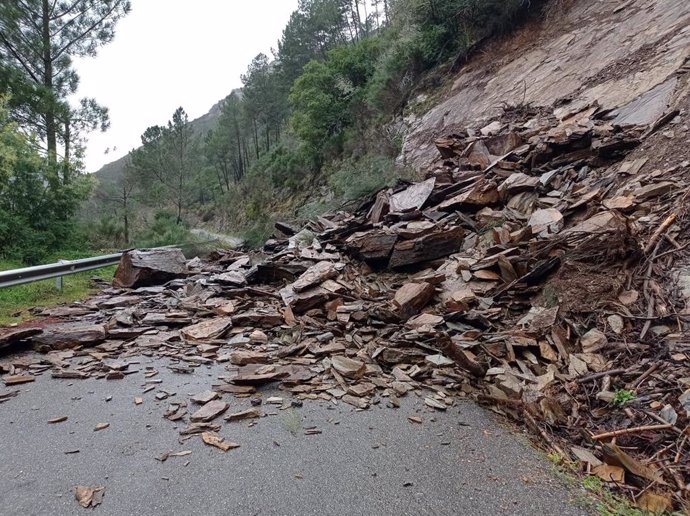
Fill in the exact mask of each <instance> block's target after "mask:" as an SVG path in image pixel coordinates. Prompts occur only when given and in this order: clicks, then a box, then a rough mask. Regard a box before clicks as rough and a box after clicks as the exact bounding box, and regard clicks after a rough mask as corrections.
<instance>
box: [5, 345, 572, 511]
mask: <svg viewBox="0 0 690 516" xmlns="http://www.w3.org/2000/svg"><path fill="white" fill-rule="evenodd" d="M140 360H141V363H140V364H139V365H137V366H131V367H132V368H134V367H136V368H137V369H140V371H139V372H137V373H135V374H132V375H130V376H127V377H126V378H125V379H123V380H112V381H105V380H81V381H79V380H56V379H51V378H50V377H49V375H48V374H47V373H46V374H44V375H43V376H42V377H40V378H39V379H38V380H37V381H36V382H35V383H32V384H25V385H23V386H19V388H20V389H21V392H20V394H19V395H18V396H17V397H14V398H12V399H10V400H9V401H7V402H5V403H2V404H0V439H1V442H2V446H1V447H0V513H1V514H3V515H4V514H6V515H19V514H21V515H34V514H35V515H62V514H83V513H85V512H87V511H90V510H91V509H83V508H81V507H80V506H79V505H78V504H77V502H76V500H75V498H74V494H73V488H74V486H76V485H87V486H97V485H103V486H105V488H106V491H105V496H104V499H103V503H102V505H100V506H99V507H97V508H96V509H95V511H96V513H98V514H101V515H123V516H124V515H127V516H129V515H132V514H145V515H149V516H153V515H168V514H180V515H197V514H198V515H205V516H208V515H233V516H235V515H238V516H244V515H312V514H313V515H331V514H334V515H335V514H348V515H407V514H410V515H461V514H462V515H464V514H472V515H484V514H486V515H496V514H525V515H527V514H530V515H532V514H558V515H560V516H568V515H576V514H585V511H584V510H583V509H582V508H579V507H577V506H576V505H575V504H574V503H573V500H574V499H575V498H576V497H577V496H578V495H579V493H578V492H574V491H571V490H568V489H567V488H566V487H564V485H563V484H562V483H561V482H560V481H559V480H558V479H557V477H556V476H555V475H554V473H553V471H552V470H551V467H550V464H549V463H548V461H546V460H545V459H544V458H543V457H542V456H541V455H540V454H539V453H537V452H536V451H535V450H533V449H531V448H530V447H529V446H528V445H527V444H525V442H524V441H523V440H522V439H519V438H516V437H515V436H514V435H513V434H512V433H511V432H510V431H509V430H507V429H505V428H504V427H502V426H501V424H499V422H498V421H497V420H496V419H495V418H494V417H493V416H492V415H491V414H490V413H488V412H486V411H484V410H483V409H481V408H479V407H477V406H475V405H474V404H472V403H460V404H459V406H456V407H454V408H451V409H449V410H448V411H447V412H446V413H439V412H434V411H432V409H429V408H428V407H426V406H425V405H424V404H423V403H422V402H421V400H420V399H419V398H417V397H416V396H414V395H412V396H408V397H407V399H404V404H403V406H402V407H401V408H399V409H390V408H385V407H383V406H375V407H373V408H371V409H369V410H367V411H361V412H358V411H355V410H354V409H353V408H352V407H351V406H349V405H346V404H339V405H337V406H335V405H333V404H332V403H330V402H321V401H305V403H304V406H303V407H302V408H294V409H292V408H291V409H286V410H280V407H276V406H266V405H265V406H264V407H263V410H264V412H271V413H274V414H275V415H267V416H265V417H263V418H261V419H259V420H255V421H256V424H255V425H254V426H249V421H244V422H234V423H225V422H223V421H222V420H221V421H220V422H222V423H223V426H222V429H221V431H220V434H221V435H222V436H223V437H225V438H227V439H229V440H232V441H235V442H237V443H239V444H240V445H241V446H240V448H238V449H235V450H230V451H228V452H227V453H223V452H222V451H220V450H218V449H216V448H212V447H210V446H206V445H204V444H203V443H202V442H201V440H200V438H199V437H198V436H195V437H193V438H192V439H190V440H188V441H186V442H182V443H181V442H179V439H180V436H179V430H180V429H181V428H182V427H183V426H184V424H183V423H177V424H176V423H173V422H171V421H168V420H166V419H164V418H163V413H164V412H165V410H166V409H167V407H168V403H169V402H170V399H181V398H187V399H188V397H189V396H188V395H189V394H196V393H198V392H201V391H204V390H207V389H208V388H209V387H210V386H211V384H212V383H213V382H214V380H215V378H216V377H217V376H219V375H222V374H223V369H222V368H221V367H217V366H216V367H213V368H207V367H202V368H199V369H198V370H197V371H196V372H195V373H194V374H192V375H183V374H176V373H172V372H170V371H168V370H167V369H166V368H165V362H164V361H161V360H160V359H150V358H145V357H144V358H142V359H140ZM151 365H153V366H155V367H156V368H157V369H158V370H159V371H160V375H159V376H158V378H162V379H163V383H162V384H161V385H160V388H161V389H165V390H166V391H168V392H175V393H176V395H175V396H172V398H170V399H168V400H164V401H157V400H155V398H154V396H155V393H156V392H158V389H156V390H154V391H151V392H149V393H147V394H144V395H143V397H144V398H145V401H144V403H143V404H141V405H138V406H137V405H135V404H134V402H133V399H134V397H135V396H142V394H141V393H142V390H143V388H142V385H143V384H144V376H143V371H144V367H145V366H151ZM272 394H276V393H272ZM277 394H278V395H282V396H286V395H285V394H284V393H283V394H281V393H277ZM264 395H267V394H264ZM110 396H112V399H111V400H110V401H106V399H107V398H108V397H110ZM224 399H225V400H226V401H228V402H229V403H230V405H231V407H230V409H229V412H235V411H239V410H242V409H245V408H249V407H250V404H249V401H248V400H246V399H245V400H237V399H235V398H234V397H232V396H231V395H225V396H224ZM413 415H416V416H419V417H421V418H422V419H423V423H422V424H416V423H412V422H410V421H409V420H408V419H407V418H408V416H413ZM57 416H67V417H68V419H67V421H65V422H62V423H57V424H48V423H47V422H48V420H49V419H51V418H53V417H57ZM97 423H109V424H110V426H109V427H108V428H106V429H105V430H101V431H98V432H96V431H94V427H95V426H96V424H97ZM309 427H317V428H319V429H320V430H322V433H321V434H318V435H305V433H304V432H305V429H306V428H309ZM75 450H79V451H78V453H71V454H68V453H66V452H70V451H72V452H73V451H75ZM184 450H191V452H192V453H191V454H190V455H186V456H182V457H170V458H168V460H167V461H165V462H160V461H158V460H156V457H158V456H160V455H161V454H162V453H163V452H166V451H175V452H177V451H184Z"/></svg>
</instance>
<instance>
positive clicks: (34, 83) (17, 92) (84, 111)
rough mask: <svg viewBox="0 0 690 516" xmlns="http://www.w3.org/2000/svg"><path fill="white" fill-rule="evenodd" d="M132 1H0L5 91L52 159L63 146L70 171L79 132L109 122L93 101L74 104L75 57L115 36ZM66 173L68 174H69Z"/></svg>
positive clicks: (87, 53) (0, 55)
mask: <svg viewBox="0 0 690 516" xmlns="http://www.w3.org/2000/svg"><path fill="white" fill-rule="evenodd" d="M129 9H130V3H129V1H128V0H52V1H51V0H3V1H2V2H1V3H0V65H1V66H2V67H3V69H5V70H6V71H8V72H9V73H8V75H7V76H6V80H5V84H4V85H2V86H4V88H5V90H4V91H5V92H9V93H12V95H13V98H14V106H13V107H14V108H15V111H14V115H15V117H16V119H17V120H18V121H20V122H21V123H22V124H23V126H25V127H27V128H31V130H32V131H33V132H34V133H36V134H37V135H38V136H39V137H40V138H41V139H42V140H44V141H45V145H46V151H47V155H48V159H49V160H50V161H51V162H52V163H55V162H57V158H58V141H61V142H62V145H63V152H62V157H63V164H64V169H65V170H66V171H67V170H68V169H69V165H70V158H71V152H72V147H73V146H74V143H75V141H78V140H77V138H78V135H79V132H80V131H83V130H88V129H93V128H95V127H98V126H101V127H105V126H107V123H108V119H107V110H106V109H105V108H103V107H102V106H99V105H98V104H97V103H96V101H95V100H94V99H85V100H83V101H82V102H81V104H80V106H79V107H77V108H72V107H71V106H70V105H69V104H68V102H67V98H68V97H69V96H70V95H72V94H73V93H75V92H76V90H77V86H78V84H79V76H78V75H77V73H76V72H75V70H74V68H73V66H72V59H73V58H74V57H83V56H94V55H95V54H96V52H97V50H98V48H99V47H100V46H101V45H104V44H106V43H108V42H110V41H111V40H112V39H113V37H114V35H115V26H116V24H117V22H118V20H119V19H120V18H121V17H122V16H124V15H126V14H127V13H128V12H129ZM66 176H68V172H67V173H66Z"/></svg>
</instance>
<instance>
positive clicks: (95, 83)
mask: <svg viewBox="0 0 690 516" xmlns="http://www.w3.org/2000/svg"><path fill="white" fill-rule="evenodd" d="M296 8H297V0H132V11H131V12H130V13H129V15H128V16H126V17H125V18H123V19H122V20H120V22H119V24H118V25H117V28H116V35H115V39H114V40H113V41H112V42H111V43H110V44H108V45H106V46H104V47H102V48H101V49H100V51H99V53H98V56H97V57H96V58H89V59H82V60H79V61H77V62H76V63H75V65H76V69H77V71H78V73H79V75H80V77H81V82H80V86H79V91H78V92H77V96H76V97H77V98H81V97H95V98H96V99H97V100H98V102H99V103H101V104H103V105H105V106H107V107H108V108H109V109H110V122H111V126H110V129H109V130H108V131H107V132H106V133H92V134H91V135H90V137H89V143H88V146H87V155H86V170H87V171H89V172H95V171H96V170H98V169H99V168H100V167H101V166H102V165H104V164H106V163H109V162H111V161H114V160H116V159H117V158H120V157H121V156H123V155H125V154H126V153H127V152H128V151H130V150H131V149H133V148H135V147H137V146H139V144H140V136H141V134H142V133H143V132H144V130H145V129H146V128H147V127H149V126H151V125H155V124H163V123H165V122H167V121H168V120H169V119H170V118H171V117H172V114H173V112H174V111H175V109H177V108H178V107H179V106H182V107H183V108H184V109H185V111H187V113H188V114H189V119H190V120H193V119H195V118H198V117H200V116H202V115H203V114H205V113H206V112H207V111H208V110H209V109H210V108H211V106H212V105H213V104H215V103H216V102H218V101H219V100H221V99H222V98H224V97H225V96H227V95H228V94H229V93H230V92H231V91H232V90H233V89H234V88H238V87H240V86H241V82H240V74H242V73H244V72H245V71H246V69H247V66H248V65H249V62H250V61H251V60H252V58H253V57H254V56H255V55H257V54H258V53H259V52H263V53H265V54H267V55H269V56H270V49H271V48H276V47H277V42H278V39H279V38H280V36H281V34H282V30H283V28H284V27H285V24H286V23H287V21H288V18H289V17H290V13H292V11H294V10H295V9H296ZM114 147H116V148H117V150H114V151H113V148H114ZM108 148H110V149H111V150H110V153H109V154H107V155H106V154H104V152H105V150H106V149H108Z"/></svg>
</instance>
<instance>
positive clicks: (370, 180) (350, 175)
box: [329, 155, 399, 201]
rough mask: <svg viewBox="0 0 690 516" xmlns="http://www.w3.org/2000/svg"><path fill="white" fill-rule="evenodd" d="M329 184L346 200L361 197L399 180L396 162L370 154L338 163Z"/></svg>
mask: <svg viewBox="0 0 690 516" xmlns="http://www.w3.org/2000/svg"><path fill="white" fill-rule="evenodd" d="M336 167H337V168H336V170H335V172H333V174H332V175H331V176H330V179H329V185H330V186H331V188H332V189H333V191H334V193H335V194H336V195H337V196H338V197H340V198H342V199H343V200H345V201H351V200H355V199H361V198H363V197H366V196H367V195H370V194H372V193H374V192H376V191H377V190H380V189H381V188H383V187H385V186H392V185H394V184H395V183H396V181H397V180H398V177H399V176H398V174H397V173H396V170H395V162H394V160H393V159H391V158H389V157H387V156H379V155H368V156H365V157H363V158H361V159H359V160H356V161H353V160H347V161H343V162H341V163H339V164H338V165H336Z"/></svg>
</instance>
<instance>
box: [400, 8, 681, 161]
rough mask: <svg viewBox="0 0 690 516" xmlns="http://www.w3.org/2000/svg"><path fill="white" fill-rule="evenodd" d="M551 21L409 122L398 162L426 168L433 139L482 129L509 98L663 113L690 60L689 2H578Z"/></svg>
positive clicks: (472, 68)
mask: <svg viewBox="0 0 690 516" xmlns="http://www.w3.org/2000/svg"><path fill="white" fill-rule="evenodd" d="M553 18H554V19H553V20H549V21H547V22H544V23H543V24H541V25H539V26H536V25H535V24H532V25H530V26H528V27H525V28H524V29H522V30H521V31H519V32H518V33H517V34H516V35H515V36H514V37H513V38H509V39H508V40H507V41H505V42H504V43H501V44H496V47H495V48H493V49H489V51H488V52H485V53H484V54H483V55H482V56H478V57H477V58H476V59H473V60H471V61H470V63H468V65H467V66H465V67H464V68H463V69H462V70H461V71H460V73H459V74H458V75H457V77H456V79H455V82H454V84H453V87H452V88H451V91H450V93H449V94H448V97H447V98H446V100H445V101H444V102H442V103H441V104H439V105H437V106H436V107H434V108H433V109H431V110H430V111H429V112H428V113H426V114H425V115H424V116H423V117H421V118H420V119H418V120H416V121H414V122H412V123H411V126H410V132H409V134H408V136H407V138H406V141H405V144H404V146H403V152H402V155H401V156H400V161H401V162H402V163H404V164H405V165H408V166H412V167H414V168H415V169H418V170H419V169H421V168H423V167H424V166H425V165H428V164H429V163H430V162H431V161H432V160H433V159H435V158H436V156H437V155H438V154H437V150H436V148H435V147H434V144H433V141H434V139H435V138H437V137H440V136H445V135H446V134H450V133H452V132H453V131H455V130H462V129H465V128H467V127H475V128H476V129H477V130H479V129H481V128H483V127H484V126H485V125H486V124H484V123H482V121H486V120H488V119H489V118H492V117H495V116H496V115H498V114H500V112H501V106H502V105H503V106H505V105H506V104H507V105H513V106H516V105H521V104H522V105H524V104H530V105H532V106H535V107H545V106H551V105H552V104H553V103H555V102H556V101H559V100H561V99H563V100H564V101H565V99H571V101H570V102H568V103H565V102H564V106H563V111H562V116H567V114H568V112H569V111H570V110H571V108H572V107H573V106H574V107H575V108H579V107H581V106H583V105H586V104H590V103H592V102H594V101H596V102H598V103H599V105H600V106H601V107H602V108H604V109H613V110H615V111H614V112H613V113H612V114H611V115H612V117H613V119H614V122H615V123H616V124H621V125H622V124H649V123H651V122H653V121H654V120H656V119H657V118H658V117H659V116H660V115H661V114H662V113H663V112H664V111H665V108H666V107H667V104H668V102H669V100H670V98H671V94H672V93H673V90H674V89H675V88H677V86H678V85H677V82H678V80H677V78H676V75H677V72H678V71H679V70H680V69H682V67H683V65H684V63H685V62H686V60H687V58H688V57H689V56H690V50H689V49H690V31H688V30H687V27H688V25H690V3H689V2H687V1H686V0H635V1H633V2H620V3H619V5H617V6H612V4H611V3H609V2H599V1H596V0H580V1H578V2H576V3H575V5H574V6H573V7H572V9H570V10H569V11H567V12H564V13H563V16H560V17H555V16H554V17H553ZM525 41H530V43H529V44H527V45H525V44H524V42H525ZM622 41H624V42H625V44H621V42H622ZM489 72H490V73H489ZM576 110H577V109H576Z"/></svg>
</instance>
